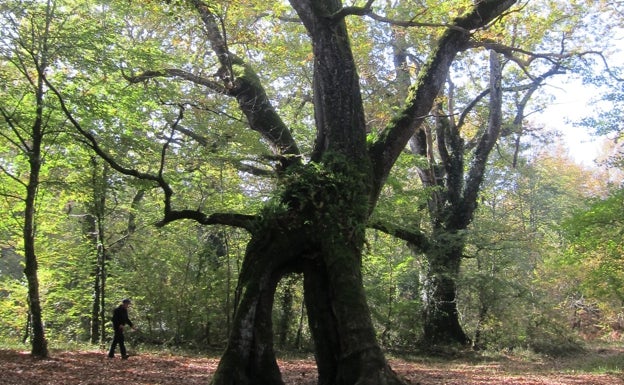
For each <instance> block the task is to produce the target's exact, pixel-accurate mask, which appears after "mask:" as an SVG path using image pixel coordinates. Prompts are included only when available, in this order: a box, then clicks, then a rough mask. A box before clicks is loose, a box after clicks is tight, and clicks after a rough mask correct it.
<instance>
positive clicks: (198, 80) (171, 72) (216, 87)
mask: <svg viewBox="0 0 624 385" xmlns="http://www.w3.org/2000/svg"><path fill="white" fill-rule="evenodd" d="M122 76H123V77H124V78H125V79H126V80H127V81H128V82H130V83H133V84H134V83H141V82H145V81H148V80H150V79H154V78H158V77H164V78H180V79H183V80H187V81H189V82H191V83H194V84H197V85H202V86H206V87H208V88H210V89H211V90H213V91H216V92H218V93H220V94H225V93H226V89H225V87H224V86H223V85H221V84H219V83H217V82H215V81H213V80H210V79H207V78H204V77H201V76H197V75H195V74H192V73H190V72H187V71H183V70H179V69H173V68H166V69H162V70H153V71H145V72H143V73H141V74H139V75H134V76H129V75H126V74H124V73H123V72H122Z"/></svg>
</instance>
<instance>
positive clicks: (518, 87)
mask: <svg viewBox="0 0 624 385" xmlns="http://www.w3.org/2000/svg"><path fill="white" fill-rule="evenodd" d="M531 6H532V5H528V6H527V7H528V8H530V7H531ZM542 6H543V5H538V7H542ZM570 11H571V10H569V9H566V10H562V9H560V8H559V7H558V6H557V5H555V6H554V8H552V9H551V10H550V11H549V12H546V13H543V14H540V16H536V15H538V14H539V12H529V13H527V14H526V15H524V14H515V15H513V17H512V20H510V22H511V24H513V25H515V26H518V25H528V24H529V23H530V24H531V25H532V26H533V27H532V28H531V29H530V30H523V29H517V28H511V29H507V30H506V29H505V27H503V26H502V25H497V26H494V27H492V28H491V29H490V30H489V31H488V34H486V35H487V36H490V35H489V34H493V35H497V36H498V39H497V41H496V43H493V42H492V41H490V40H488V37H487V36H486V37H485V38H484V40H481V41H478V42H474V46H475V47H482V48H488V49H490V50H491V51H492V52H497V53H498V54H499V55H500V59H497V60H500V63H499V64H498V65H496V66H492V65H491V66H490V70H489V71H488V70H486V69H485V68H484V66H483V64H479V63H482V61H479V60H480V59H481V57H480V56H479V54H468V53H467V54H464V55H461V56H460V58H459V59H458V60H457V61H456V62H455V63H454V65H453V67H452V72H451V75H450V76H449V78H448V80H447V87H446V89H445V91H444V95H441V96H440V99H439V102H438V106H437V107H436V109H435V111H434V117H433V118H432V119H430V120H429V121H427V122H426V124H424V125H423V126H422V127H421V129H420V130H419V131H417V132H416V135H415V136H414V137H413V139H412V141H411V143H410V144H411V151H412V152H413V153H414V154H415V155H417V158H416V161H415V162H414V167H415V169H416V170H417V171H418V176H419V179H420V182H421V184H422V186H423V187H424V188H425V189H427V190H428V191H429V192H430V197H429V199H428V202H427V204H426V205H423V207H427V216H428V219H429V220H428V222H429V223H425V222H423V218H424V216H422V215H421V216H419V217H418V220H417V221H416V222H414V223H409V221H403V223H401V224H400V226H399V229H397V228H396V226H392V225H390V226H387V225H384V224H383V223H382V222H383V213H380V215H381V217H380V219H381V222H380V223H379V224H378V226H379V228H384V229H385V230H386V231H389V232H390V233H393V232H394V233H395V234H397V235H399V236H404V237H405V239H406V240H407V241H408V242H411V243H412V247H413V248H414V249H415V251H416V252H419V253H424V254H425V255H426V256H427V260H428V264H427V266H428V269H429V270H428V271H429V273H428V274H427V277H428V278H427V279H426V280H424V281H423V282H422V288H423V298H426V300H425V310H424V334H423V337H422V340H423V342H424V344H425V345H431V344H434V345H435V344H441V343H442V344H444V343H459V344H467V343H468V342H469V338H468V337H467V335H466V334H465V332H464V330H463V329H462V326H461V324H460V322H459V313H458V310H457V301H456V289H457V288H456V280H457V279H458V277H459V272H460V265H461V260H462V257H463V250H464V248H465V239H464V237H465V234H466V230H467V229H468V227H469V226H470V224H471V223H472V220H473V216H474V212H475V210H476V208H477V202H478V199H479V194H480V189H481V183H482V181H483V179H484V176H485V172H486V170H487V167H488V157H489V155H490V153H491V151H492V150H493V149H494V148H495V147H494V146H495V145H496V143H497V142H498V141H499V137H502V139H500V140H501V141H502V143H501V144H500V145H503V146H506V145H508V146H512V148H513V149H514V152H513V154H514V156H513V157H512V158H511V159H510V162H512V164H515V163H516V162H517V161H518V155H519V154H520V151H521V147H520V143H521V141H522V140H523V138H524V137H529V136H532V135H539V133H536V132H531V129H530V127H526V126H525V123H524V122H525V119H526V116H527V115H529V114H530V113H531V109H533V110H534V109H536V107H532V106H535V105H539V103H542V102H544V101H543V99H541V100H540V98H534V95H535V94H536V92H537V91H538V90H539V89H541V88H542V87H544V85H546V84H547V83H546V82H547V80H548V79H549V78H550V77H552V76H554V75H561V74H564V73H566V71H569V70H574V69H575V68H576V67H577V66H582V65H584V64H585V61H584V60H585V59H584V57H585V56H586V55H587V54H588V53H589V52H591V53H592V54H594V55H596V56H597V57H600V56H599V54H600V52H601V51H600V49H597V50H595V51H594V49H595V48H598V45H593V44H592V45H590V46H588V47H587V48H585V49H586V50H587V51H586V52H584V51H583V44H584V42H583V40H582V38H578V37H576V36H575V34H578V35H579V36H584V35H583V29H582V28H581V23H582V22H581V19H580V18H579V17H578V15H577V13H576V12H574V11H573V12H570ZM584 11H586V12H587V13H592V12H594V11H595V10H591V9H590V10H584ZM568 12H570V13H569V14H568ZM563 14H566V15H568V16H569V17H567V16H566V17H557V15H559V16H561V15H563ZM578 14H579V15H580V13H578ZM528 15H531V16H528ZM529 18H530V21H529ZM498 27H500V29H497V28H498ZM562 30H563V31H566V33H565V34H564V35H563V37H558V36H557V33H558V32H557V31H562ZM558 38H561V43H560V44H558V45H556V51H554V52H551V53H547V52H549V50H552V49H553V47H555V45H554V44H553V42H554V41H556V39H558ZM520 42H521V43H520ZM405 43H406V38H405V37H402V42H401V44H396V45H394V47H395V48H394V58H395V68H396V71H397V75H396V76H397V79H403V81H405V80H406V79H409V76H410V74H409V69H410V68H411V67H418V66H419V62H418V61H416V60H415V59H413V57H414V55H410V53H411V50H410V48H409V47H410V45H409V44H407V45H406V44H405ZM520 44H521V45H522V47H520ZM561 47H563V49H562V48H561ZM603 49H605V48H603ZM481 55H483V54H481ZM475 68H482V70H481V71H475ZM531 72H535V74H532V73H531ZM482 74H489V80H488V79H487V78H485V77H484V76H483V75H482ZM488 81H489V84H488ZM533 99H538V100H537V101H536V100H533ZM488 100H489V101H488ZM392 222H393V223H395V224H396V221H392ZM409 228H411V229H412V230H413V231H412V232H411V234H409V235H408V234H406V231H409Z"/></svg>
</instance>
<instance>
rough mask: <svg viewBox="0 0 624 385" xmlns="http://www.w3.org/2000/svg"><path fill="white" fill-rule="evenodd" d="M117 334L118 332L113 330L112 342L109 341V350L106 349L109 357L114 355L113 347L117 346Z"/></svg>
mask: <svg viewBox="0 0 624 385" xmlns="http://www.w3.org/2000/svg"><path fill="white" fill-rule="evenodd" d="M117 334H118V333H117V331H115V335H114V336H113V342H112V343H111V347H110V350H109V351H108V357H109V358H113V357H115V348H116V347H117V343H118V342H119V341H118V340H117Z"/></svg>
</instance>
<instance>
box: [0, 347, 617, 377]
mask: <svg viewBox="0 0 624 385" xmlns="http://www.w3.org/2000/svg"><path fill="white" fill-rule="evenodd" d="M592 354H594V353H592ZM601 354H611V355H612V356H613V355H615V356H614V357H616V359H618V360H619V359H622V362H624V350H611V351H608V352H602V353H601ZM576 360H578V361H571V360H568V361H552V362H543V361H542V362H527V361H520V360H514V359H513V358H509V359H497V360H494V361H489V362H487V361H484V362H479V363H469V362H462V361H461V360H459V361H458V360H451V361H446V362H445V361H436V362H433V363H432V362H416V361H414V362H410V361H405V360H398V359H393V360H391V361H390V364H391V366H392V368H393V370H394V371H395V372H396V373H397V374H399V376H401V377H402V378H403V379H404V380H405V382H406V384H411V385H416V384H418V385H442V384H444V385H485V384H490V385H494V384H496V385H505V384H513V385H538V384H539V385H624V375H623V374H622V373H621V372H619V371H617V370H611V372H608V371H607V373H604V374H598V373H596V374H591V373H580V372H578V373H577V372H575V371H574V365H575V362H581V361H582V360H583V358H582V357H580V358H576ZM421 361H422V360H421ZM218 362H219V359H218V358H205V357H189V356H176V355H167V354H157V353H145V354H140V355H136V356H131V357H130V359H128V360H121V359H119V358H115V359H108V358H107V357H106V354H105V353H104V352H101V351H97V350H93V351H55V352H52V354H51V358H49V359H37V358H33V357H31V356H30V354H29V353H28V352H25V351H17V350H0V384H3V385H30V384H39V385H100V384H102V385H104V384H106V385H109V384H115V383H128V384H134V385H174V384H175V385H177V384H180V383H184V384H185V385H194V384H202V385H206V384H208V383H209V382H210V379H211V377H212V374H213V373H214V371H215V370H216V368H217V365H218ZM279 365H280V368H281V370H282V375H283V378H284V382H285V383H286V384H292V385H315V384H316V377H317V375H316V365H315V363H314V360H312V359H301V360H295V359H292V360H280V361H279Z"/></svg>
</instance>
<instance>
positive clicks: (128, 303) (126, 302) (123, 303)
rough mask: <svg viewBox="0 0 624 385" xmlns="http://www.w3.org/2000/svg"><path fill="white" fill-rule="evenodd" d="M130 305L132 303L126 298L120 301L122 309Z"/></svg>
mask: <svg viewBox="0 0 624 385" xmlns="http://www.w3.org/2000/svg"><path fill="white" fill-rule="evenodd" d="M131 303H132V301H130V300H129V299H128V298H126V299H124V300H123V301H121V304H122V305H123V307H126V308H127V307H128V306H130V304H131Z"/></svg>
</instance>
